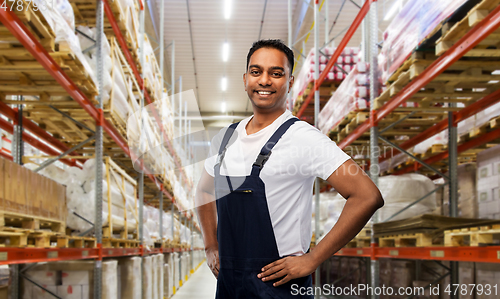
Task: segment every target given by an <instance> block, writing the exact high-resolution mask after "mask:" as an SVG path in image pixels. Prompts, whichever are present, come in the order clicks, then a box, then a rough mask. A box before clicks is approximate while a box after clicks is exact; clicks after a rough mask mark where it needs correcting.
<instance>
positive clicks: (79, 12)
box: [71, 0, 141, 72]
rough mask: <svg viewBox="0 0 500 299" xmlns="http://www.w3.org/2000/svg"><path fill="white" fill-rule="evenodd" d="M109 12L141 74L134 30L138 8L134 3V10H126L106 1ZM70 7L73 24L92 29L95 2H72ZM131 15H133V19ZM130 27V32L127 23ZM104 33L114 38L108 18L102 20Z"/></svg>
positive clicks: (137, 41) (91, 0) (137, 42)
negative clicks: (73, 16) (73, 14)
mask: <svg viewBox="0 0 500 299" xmlns="http://www.w3.org/2000/svg"><path fill="white" fill-rule="evenodd" d="M108 3H109V5H110V8H111V11H112V13H113V15H114V17H115V20H116V23H117V25H118V28H119V30H120V31H121V33H122V35H123V37H124V39H125V42H126V44H127V48H128V49H129V51H130V53H131V54H132V58H133V59H134V62H135V63H136V65H137V67H138V70H139V72H141V64H140V56H139V36H137V34H136V32H135V29H137V28H139V27H138V26H139V18H138V15H139V14H138V11H139V10H138V7H137V3H136V2H134V8H129V9H128V10H127V9H125V8H124V7H122V6H121V2H120V1H116V0H115V1H108ZM71 6H72V7H73V11H74V13H75V24H76V25H84V26H89V27H94V26H95V23H96V10H95V9H96V0H72V1H71ZM132 14H135V16H134V17H133V16H132ZM128 22H130V23H131V25H132V27H133V28H132V29H133V30H132V31H130V30H129V29H128V27H127V23H128ZM104 33H105V34H106V35H107V36H114V32H113V29H112V27H111V23H110V22H109V20H108V18H104Z"/></svg>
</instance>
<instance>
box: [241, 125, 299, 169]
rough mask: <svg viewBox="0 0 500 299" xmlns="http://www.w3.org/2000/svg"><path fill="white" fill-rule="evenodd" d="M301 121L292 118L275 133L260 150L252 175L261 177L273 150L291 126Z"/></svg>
mask: <svg viewBox="0 0 500 299" xmlns="http://www.w3.org/2000/svg"><path fill="white" fill-rule="evenodd" d="M298 120H299V119H298V118H296V117H294V118H290V119H289V120H287V121H285V122H284V123H283V124H282V125H281V126H280V127H279V128H278V129H277V130H276V132H274V134H273V136H271V138H269V140H268V141H267V142H266V144H264V146H263V147H262V149H261V150H260V154H259V156H257V160H255V162H254V163H253V165H252V173H251V175H255V176H259V175H260V171H261V170H262V168H263V167H264V164H265V163H266V161H267V160H268V159H269V156H271V150H272V149H273V147H274V146H275V145H276V143H278V141H279V140H280V138H281V136H283V134H285V132H286V131H287V130H288V128H290V126H291V125H293V124H294V123H295V122H296V121H298Z"/></svg>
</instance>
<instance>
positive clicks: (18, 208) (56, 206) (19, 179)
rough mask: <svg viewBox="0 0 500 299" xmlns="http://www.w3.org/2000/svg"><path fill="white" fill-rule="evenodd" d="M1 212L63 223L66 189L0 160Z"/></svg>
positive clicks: (9, 162)
mask: <svg viewBox="0 0 500 299" xmlns="http://www.w3.org/2000/svg"><path fill="white" fill-rule="evenodd" d="M1 211H4V212H7V213H11V214H20V216H23V215H26V216H36V217H40V218H49V219H53V220H55V221H60V222H65V221H66V187H65V186H63V185H60V184H58V183H56V182H54V181H52V180H51V179H48V178H46V177H44V176H42V175H40V174H37V173H35V172H33V171H31V170H30V169H28V168H26V167H23V166H21V165H18V164H16V163H13V162H11V161H9V160H6V159H2V158H0V212H1ZM63 226H64V225H63ZM62 230H64V227H62Z"/></svg>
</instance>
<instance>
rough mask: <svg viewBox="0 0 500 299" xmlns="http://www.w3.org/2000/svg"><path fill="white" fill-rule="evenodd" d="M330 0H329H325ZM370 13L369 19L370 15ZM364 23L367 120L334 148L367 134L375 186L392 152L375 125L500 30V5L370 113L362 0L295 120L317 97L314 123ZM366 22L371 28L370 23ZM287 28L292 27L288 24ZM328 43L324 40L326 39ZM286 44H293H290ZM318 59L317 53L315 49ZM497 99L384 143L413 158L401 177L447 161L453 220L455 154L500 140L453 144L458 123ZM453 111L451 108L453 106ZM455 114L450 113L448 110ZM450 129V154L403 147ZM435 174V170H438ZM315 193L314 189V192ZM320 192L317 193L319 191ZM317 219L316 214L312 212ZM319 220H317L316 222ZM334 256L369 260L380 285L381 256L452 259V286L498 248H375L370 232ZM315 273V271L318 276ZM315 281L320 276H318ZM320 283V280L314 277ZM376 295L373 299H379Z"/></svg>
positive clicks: (372, 2) (371, 8)
mask: <svg viewBox="0 0 500 299" xmlns="http://www.w3.org/2000/svg"><path fill="white" fill-rule="evenodd" d="M324 1H326V2H327V1H328V0H324ZM318 4H319V0H315V6H314V8H315V21H314V22H315V23H314V26H315V27H316V28H317V27H318V26H319V23H318V17H317V16H318V7H319V5H318ZM368 15H369V17H368ZM289 18H290V19H291V12H290V10H289ZM362 21H363V22H364V26H363V36H364V37H363V43H364V50H365V61H367V62H368V61H369V62H370V83H374V84H370V103H371V105H370V106H371V109H370V117H369V119H368V120H366V121H365V122H364V123H362V124H361V125H360V126H359V127H357V128H356V129H355V130H354V131H353V132H352V133H350V134H349V135H348V136H347V137H345V138H344V139H343V140H342V141H341V142H340V143H339V144H338V146H339V147H340V148H341V149H346V147H347V146H349V145H351V144H352V143H354V142H355V141H357V140H358V139H359V138H361V137H363V136H366V135H367V133H368V132H369V138H370V151H369V157H370V171H369V173H370V176H371V178H372V180H373V181H374V182H375V183H377V182H378V177H379V168H378V163H379V162H380V161H384V160H387V159H388V158H389V155H390V151H386V152H383V153H381V154H380V153H379V152H378V150H379V147H378V139H381V140H383V141H384V142H388V140H387V139H386V138H383V137H382V136H379V132H380V131H381V130H379V129H378V124H379V123H380V122H381V121H382V120H384V118H386V117H387V116H388V115H389V114H390V113H391V112H393V111H395V109H396V108H397V107H399V106H400V105H401V104H402V103H404V102H406V101H407V100H408V99H410V98H411V96H412V95H414V94H415V93H417V92H418V91H419V90H421V88H423V87H425V86H426V85H427V84H428V83H429V82H430V81H431V80H432V79H434V78H435V77H437V76H438V75H439V74H441V73H442V72H443V71H445V70H446V69H447V68H448V67H449V66H451V65H452V64H453V63H454V62H456V61H457V60H459V59H460V58H461V57H463V56H464V55H465V54H466V53H467V52H468V51H469V50H471V49H472V48H474V47H475V46H476V45H478V44H479V43H480V42H481V41H482V40H483V39H485V38H486V37H487V36H488V35H490V34H491V33H493V32H494V31H495V30H497V29H498V28H500V6H498V7H497V8H496V9H494V10H493V11H492V12H491V13H490V14H489V15H488V16H487V17H486V18H484V19H483V20H482V21H481V22H480V23H479V24H477V25H476V26H475V27H474V28H472V29H471V30H470V31H469V32H468V33H467V34H466V35H465V36H464V37H463V38H461V39H460V40H459V41H458V42H457V43H456V44H455V45H454V46H453V47H451V48H450V49H449V50H448V51H446V52H445V53H444V54H442V55H441V56H440V57H439V58H437V59H436V61H434V63H433V64H431V65H430V66H428V67H427V68H426V69H425V70H424V71H423V73H421V74H420V75H419V76H418V77H416V78H415V79H413V80H412V81H411V82H410V83H408V85H407V86H406V87H404V88H403V89H402V90H401V91H400V92H399V93H397V94H396V95H395V96H394V97H392V98H391V99H390V100H389V101H388V102H387V103H385V104H384V105H383V106H382V107H380V108H379V109H376V110H375V109H374V106H375V105H374V100H375V98H376V97H377V96H378V87H377V86H376V84H378V80H377V78H376V69H377V60H376V56H377V54H378V16H377V1H376V0H366V1H365V2H364V5H363V6H362V7H361V8H360V11H359V13H358V15H357V16H356V18H355V19H354V21H353V23H352V25H351V26H350V28H349V30H348V31H347V32H346V34H345V36H344V38H343V39H342V41H341V42H340V44H339V46H338V48H337V49H336V51H335V53H334V54H333V56H332V57H331V59H330V60H329V62H328V64H327V66H326V68H325V70H324V71H323V72H322V73H321V74H320V75H319V76H318V75H317V74H318V70H319V59H316V64H315V71H316V72H315V73H316V76H315V78H316V80H315V83H314V87H313V88H314V89H313V90H312V92H310V93H309V95H308V97H307V98H306V100H305V101H304V103H303V104H302V107H301V108H300V110H299V112H298V113H297V115H296V116H297V117H299V118H300V117H301V116H302V114H303V113H304V111H305V110H306V108H307V106H308V105H309V103H310V102H311V100H312V99H313V97H314V99H315V121H316V119H317V116H318V110H319V101H318V100H317V98H318V92H319V87H320V86H321V84H322V83H323V81H324V79H325V78H326V76H327V74H328V72H329V70H330V69H331V68H332V67H333V65H334V62H335V61H337V58H338V57H339V56H340V54H341V53H342V51H343V50H344V48H345V46H346V45H347V44H348V42H349V40H350V39H351V38H352V36H353V35H354V33H355V32H356V30H357V29H358V27H359V25H360V24H361V22H362ZM368 24H369V25H368ZM289 30H291V26H290V25H289ZM315 32H316V34H315V36H314V38H315V47H316V48H318V40H319V36H318V35H319V34H318V33H317V32H318V31H316V30H315ZM326 40H327V39H325V41H326ZM289 43H290V44H292V43H291V41H289ZM316 55H318V51H317V50H316ZM499 98H500V90H497V91H494V92H492V93H491V94H489V95H487V96H485V97H483V98H482V99H479V100H477V101H476V102H474V103H473V104H470V105H468V106H467V107H465V108H462V109H460V110H458V111H457V109H454V110H455V111H449V112H448V119H444V120H442V121H440V122H438V123H436V124H434V125H433V126H430V127H429V128H428V129H426V130H424V131H423V132H421V133H419V134H417V135H416V136H414V137H412V138H410V139H409V140H407V141H405V142H403V143H402V144H399V145H396V144H394V143H391V142H388V143H389V144H390V145H391V146H392V147H393V148H395V149H397V150H398V151H400V152H403V153H405V154H407V155H409V156H410V157H411V158H413V159H415V160H416V162H415V163H414V165H411V166H409V167H406V168H403V169H401V170H399V171H396V172H395V173H394V174H402V173H406V172H411V171H415V170H417V169H419V168H421V167H424V166H425V167H429V168H431V169H432V170H434V168H432V167H430V164H432V163H435V162H437V161H442V160H446V159H448V164H449V173H450V174H449V176H448V177H447V178H448V181H449V184H450V215H451V216H452V217H457V201H458V195H457V193H458V186H457V163H458V154H459V153H461V152H463V151H467V150H469V149H472V148H476V147H478V146H481V145H484V144H486V143H488V142H491V141H494V140H497V139H499V138H500V129H495V130H492V131H490V132H488V133H485V134H483V135H481V136H479V137H477V138H474V139H471V140H469V141H467V142H464V143H462V144H460V145H457V139H458V138H457V124H458V123H459V122H460V121H462V120H464V119H466V118H468V117H470V116H472V115H475V114H476V113H478V112H480V111H482V110H484V109H486V108H488V107H489V106H491V105H493V104H495V103H498V101H499V100H498V99H499ZM451 107H452V108H453V106H451ZM450 110H453V109H450ZM445 129H448V130H449V143H448V150H446V151H444V152H442V153H440V154H438V155H435V156H433V157H430V158H428V159H425V160H423V161H422V160H420V159H418V158H416V157H414V156H413V155H411V154H409V153H408V152H406V150H407V149H409V148H411V147H412V146H414V145H416V144H418V143H420V142H422V141H424V140H426V139H428V138H429V137H432V136H434V135H436V134H437V133H439V132H441V131H443V130H445ZM437 173H439V171H437ZM316 191H318V190H316ZM317 194H318V192H317ZM318 205H319V196H318V195H317V196H316V206H318ZM316 215H318V213H316ZM377 220H378V217H377V214H375V215H374V217H373V219H372V222H374V223H376V222H377ZM316 221H318V219H316ZM318 233H319V231H318V226H316V236H318ZM336 256H351V257H364V258H369V259H370V260H371V267H370V268H371V271H369V272H370V273H369V274H368V275H369V276H370V280H371V284H372V286H378V283H379V282H378V281H379V280H378V276H379V272H378V263H377V260H378V259H379V258H392V259H411V260H435V261H450V262H451V263H450V266H451V267H450V269H451V271H450V274H451V283H458V261H467V262H488V263H500V246H487V247H417V248H415V247H406V248H389V247H384V248H380V247H378V244H377V240H376V239H375V238H374V236H373V228H372V240H371V246H370V247H367V248H343V249H341V250H340V251H339V252H338V253H337V254H336ZM316 273H317V274H316V275H318V274H319V271H317V272H316ZM316 277H317V278H319V276H316ZM317 280H319V279H317ZM377 297H378V296H375V295H374V297H373V298H377Z"/></svg>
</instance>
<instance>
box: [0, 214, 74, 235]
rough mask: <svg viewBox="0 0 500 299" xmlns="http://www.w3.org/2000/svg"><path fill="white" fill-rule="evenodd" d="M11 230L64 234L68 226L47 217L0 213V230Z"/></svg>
mask: <svg viewBox="0 0 500 299" xmlns="http://www.w3.org/2000/svg"><path fill="white" fill-rule="evenodd" d="M11 228H19V229H27V230H33V231H41V230H43V231H51V232H54V233H59V234H64V233H65V229H66V224H65V222H64V221H60V220H55V219H50V218H45V217H38V216H32V215H27V214H21V213H14V212H7V211H0V230H3V229H11Z"/></svg>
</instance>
